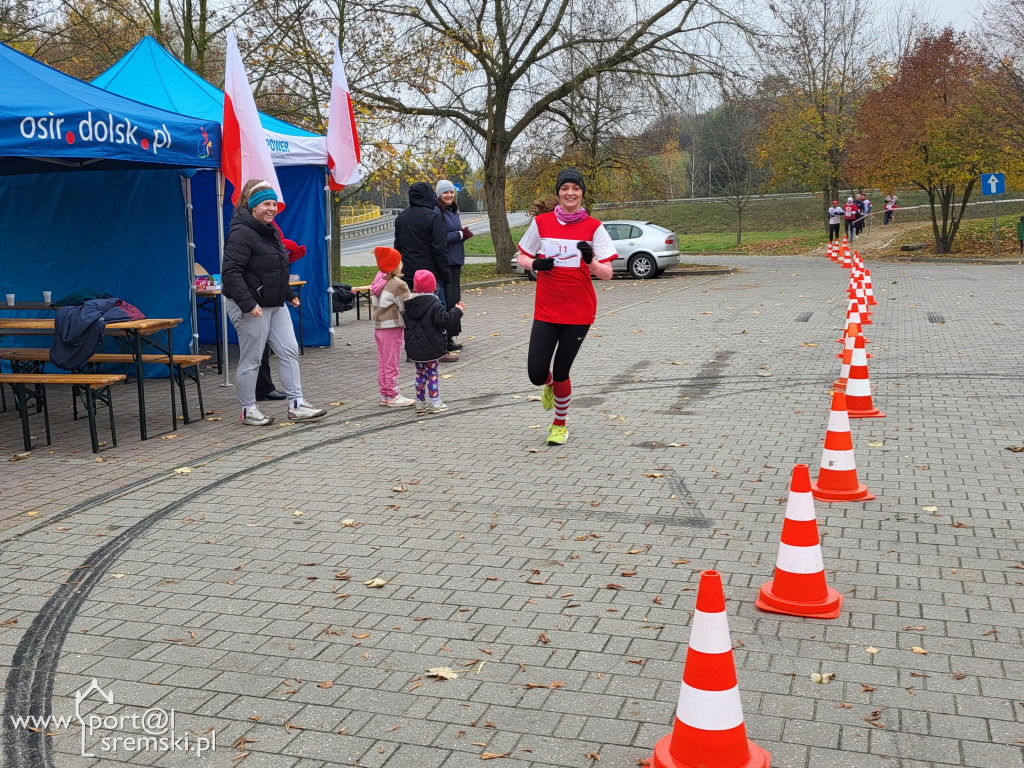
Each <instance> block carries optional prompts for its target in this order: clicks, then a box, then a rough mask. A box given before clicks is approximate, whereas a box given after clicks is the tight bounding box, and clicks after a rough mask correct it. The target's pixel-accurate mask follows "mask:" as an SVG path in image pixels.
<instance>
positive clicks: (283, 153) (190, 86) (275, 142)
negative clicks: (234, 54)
mask: <svg viewBox="0 0 1024 768" xmlns="http://www.w3.org/2000/svg"><path fill="white" fill-rule="evenodd" d="M93 84H94V85H97V86H99V87H101V88H105V89H106V90H108V91H111V92H113V93H117V94H120V95H122V96H127V97H129V98H132V99H137V100H139V101H143V102H145V103H147V104H151V105H153V106H157V107H161V108H163V109H169V110H172V111H174V112H178V113H179V114H182V115H191V116H193V117H198V118H202V119H204V120H207V121H214V120H215V121H217V122H218V123H219V122H220V121H221V119H222V117H223V112H224V92H223V91H221V90H219V89H217V88H215V87H214V86H212V85H210V84H209V83H208V82H206V81H205V80H203V79H202V78H201V77H199V76H198V75H196V74H195V73H194V72H192V71H191V70H190V69H188V68H187V67H186V66H185V65H184V64H182V63H181V62H180V61H178V60H177V59H176V58H174V56H172V55H171V54H170V53H168V52H167V51H166V50H165V49H164V48H162V47H161V46H160V44H159V43H157V42H156V40H154V39H153V38H152V37H148V36H147V37H144V38H143V39H142V40H141V41H140V42H139V44H138V45H136V46H135V47H134V48H132V50H130V51H129V52H128V53H126V54H125V55H124V56H123V57H122V58H121V59H120V60H119V61H118V62H117V63H116V64H114V65H113V66H112V67H111V68H110V69H108V70H107V71H106V72H104V73H103V74H102V75H100V76H99V77H97V78H96V79H95V80H94V81H93ZM260 121H261V123H262V125H263V128H264V130H265V131H266V137H267V144H268V145H269V147H270V150H271V156H272V157H273V159H274V165H275V166H276V170H277V174H278V181H279V182H280V183H281V188H282V189H281V191H282V194H283V195H284V198H285V203H286V204H287V205H286V208H285V209H284V210H283V211H282V212H281V213H280V214H279V215H278V217H277V222H278V224H280V226H281V229H282V231H283V232H284V233H285V236H286V237H288V238H291V239H292V240H295V241H296V242H298V243H300V244H302V245H305V246H306V248H307V251H306V256H305V257H304V258H302V259H300V260H299V261H296V262H294V263H293V264H292V272H293V273H295V274H297V275H299V277H300V278H301V279H303V280H305V281H306V286H305V288H304V289H303V291H302V308H301V310H300V311H301V312H302V317H303V337H304V342H305V343H306V344H307V345H316V346H327V345H329V344H330V343H331V325H330V319H331V314H330V312H331V306H330V296H329V294H328V289H329V287H330V262H329V250H330V249H329V247H328V246H329V241H328V240H327V236H328V231H329V227H328V225H327V215H328V208H327V200H326V195H325V192H324V186H325V173H326V165H327V148H326V142H325V140H324V138H323V137H322V136H318V135H316V134H314V133H310V132H309V131H304V130H302V129H301V128H296V127H295V126H293V125H289V124H288V123H286V122H284V121H283V120H278V119H277V118H274V117H271V116H269V115H264V114H262V113H261V114H260ZM216 183H217V182H216V179H215V177H214V174H202V173H201V174H197V175H196V177H195V179H194V180H193V185H194V186H193V205H194V212H193V215H194V221H195V243H196V261H197V262H198V263H200V264H202V265H203V266H204V267H205V268H206V269H207V270H208V271H209V272H218V271H219V269H218V268H217V266H218V248H219V246H220V242H219V235H218V222H217V215H216V211H217V204H216V192H215V188H216ZM229 186H230V185H229ZM225 201H226V205H225V206H224V209H223V211H222V215H223V217H224V218H223V221H224V223H225V224H226V222H227V221H229V220H230V218H231V214H232V212H233V209H232V206H231V204H230V197H229V196H228V195H225ZM292 312H293V314H295V312H296V310H292ZM229 332H231V333H232V334H233V331H229ZM200 336H201V338H202V339H203V340H204V341H212V340H213V338H214V329H213V322H212V320H209V321H205V320H204V321H203V322H201V324H200Z"/></svg>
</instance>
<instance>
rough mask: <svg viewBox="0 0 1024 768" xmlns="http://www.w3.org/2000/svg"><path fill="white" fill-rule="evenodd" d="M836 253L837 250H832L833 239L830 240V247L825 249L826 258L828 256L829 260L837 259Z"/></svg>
mask: <svg viewBox="0 0 1024 768" xmlns="http://www.w3.org/2000/svg"><path fill="white" fill-rule="evenodd" d="M834 253H835V252H834V251H833V250H832V241H831V240H829V242H828V248H826V249H825V258H827V259H828V260H829V261H835V260H836V259H835V255H834Z"/></svg>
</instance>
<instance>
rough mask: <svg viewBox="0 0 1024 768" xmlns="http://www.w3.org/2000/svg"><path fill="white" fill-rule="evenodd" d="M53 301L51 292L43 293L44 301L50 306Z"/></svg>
mask: <svg viewBox="0 0 1024 768" xmlns="http://www.w3.org/2000/svg"><path fill="white" fill-rule="evenodd" d="M52 300H53V293H52V292H50V291H43V301H44V302H46V303H47V304H49V303H50V301H52Z"/></svg>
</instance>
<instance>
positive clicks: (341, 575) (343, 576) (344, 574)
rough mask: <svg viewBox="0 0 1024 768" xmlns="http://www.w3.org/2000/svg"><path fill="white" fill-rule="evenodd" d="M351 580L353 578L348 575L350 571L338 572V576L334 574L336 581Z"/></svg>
mask: <svg viewBox="0 0 1024 768" xmlns="http://www.w3.org/2000/svg"><path fill="white" fill-rule="evenodd" d="M351 578H352V577H351V576H349V575H348V569H347V568H346V569H344V570H342V571H338V572H337V573H336V574H334V579H335V580H336V581H348V580H349V579H351Z"/></svg>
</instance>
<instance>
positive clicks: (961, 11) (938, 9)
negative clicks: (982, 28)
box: [910, 0, 981, 32]
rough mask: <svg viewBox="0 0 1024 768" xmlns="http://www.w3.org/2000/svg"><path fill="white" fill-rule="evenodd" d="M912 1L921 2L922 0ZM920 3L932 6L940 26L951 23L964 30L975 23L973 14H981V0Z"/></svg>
mask: <svg viewBox="0 0 1024 768" xmlns="http://www.w3.org/2000/svg"><path fill="white" fill-rule="evenodd" d="M910 1H911V2H920V0H910ZM920 5H922V6H930V7H931V10H932V14H933V15H934V17H935V21H936V23H938V24H939V26H945V25H946V24H948V23H951V24H952V25H953V26H954V27H956V28H957V29H959V30H961V31H963V32H966V31H967V30H969V29H970V28H971V27H972V26H973V25H974V22H973V19H972V18H971V16H972V14H973V15H975V16H980V15H981V0H931V2H920Z"/></svg>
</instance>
